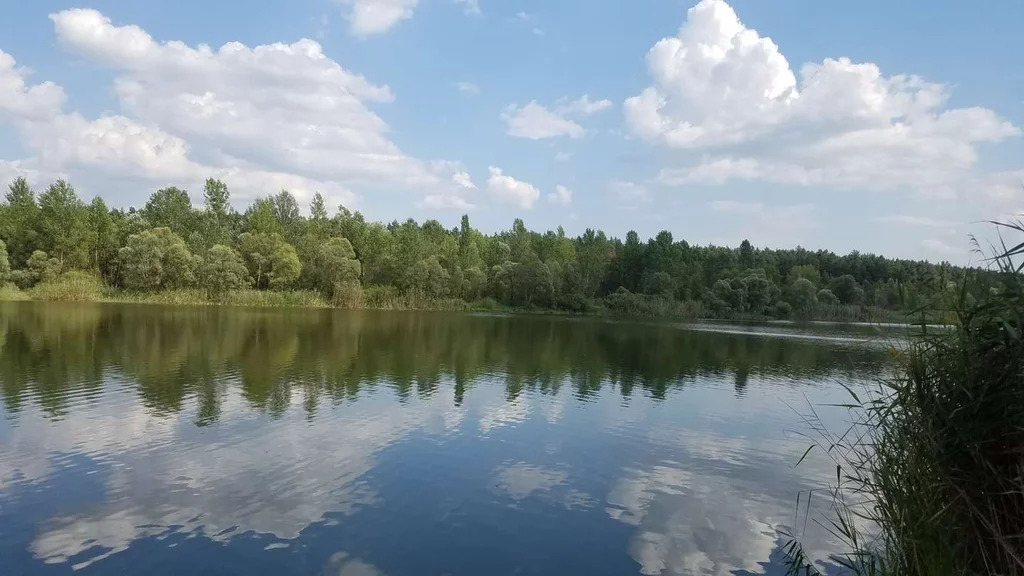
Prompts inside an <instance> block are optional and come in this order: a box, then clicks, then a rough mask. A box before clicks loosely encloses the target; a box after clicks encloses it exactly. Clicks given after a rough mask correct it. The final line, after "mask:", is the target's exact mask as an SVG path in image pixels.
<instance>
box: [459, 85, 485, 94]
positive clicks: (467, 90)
mask: <svg viewBox="0 0 1024 576" xmlns="http://www.w3.org/2000/svg"><path fill="white" fill-rule="evenodd" d="M455 88H456V89H458V91H459V92H462V93H464V94H474V95H476V94H479V93H480V87H479V86H477V85H476V84H473V83H472V82H456V83H455Z"/></svg>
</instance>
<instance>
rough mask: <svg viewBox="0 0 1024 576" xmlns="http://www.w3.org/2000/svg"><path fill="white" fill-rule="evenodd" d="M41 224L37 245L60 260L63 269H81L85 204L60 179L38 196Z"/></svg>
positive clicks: (85, 247) (84, 247)
mask: <svg viewBox="0 0 1024 576" xmlns="http://www.w3.org/2000/svg"><path fill="white" fill-rule="evenodd" d="M39 218H40V221H41V223H42V226H41V229H42V237H43V239H44V241H43V242H41V245H42V246H44V247H46V248H47V249H48V250H47V251H48V252H49V254H50V255H51V256H54V257H56V258H57V259H58V260H60V263H61V266H62V267H63V268H67V269H71V268H84V267H86V266H87V265H88V262H89V246H88V242H87V240H88V230H87V221H88V219H87V217H86V209H85V205H84V204H82V201H81V200H79V199H78V194H76V193H75V189H74V188H72V187H71V185H70V184H68V183H67V182H66V181H64V180H58V181H57V182H55V183H53V184H51V185H50V187H49V188H47V189H46V191H45V192H43V193H42V194H40V195H39Z"/></svg>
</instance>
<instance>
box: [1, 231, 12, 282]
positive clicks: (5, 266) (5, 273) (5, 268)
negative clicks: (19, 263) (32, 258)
mask: <svg viewBox="0 0 1024 576" xmlns="http://www.w3.org/2000/svg"><path fill="white" fill-rule="evenodd" d="M10 276H11V261H10V259H8V257H7V244H5V243H4V241H3V240H0V286H3V285H4V284H5V283H6V282H7V281H8V280H9V279H10Z"/></svg>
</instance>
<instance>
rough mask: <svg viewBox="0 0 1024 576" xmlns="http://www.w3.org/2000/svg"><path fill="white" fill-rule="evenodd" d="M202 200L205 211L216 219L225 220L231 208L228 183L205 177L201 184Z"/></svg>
mask: <svg viewBox="0 0 1024 576" xmlns="http://www.w3.org/2000/svg"><path fill="white" fill-rule="evenodd" d="M203 201H204V204H205V205H206V211H207V212H208V213H210V214H211V215H212V216H213V217H214V218H215V219H216V220H218V221H220V222H226V221H227V218H228V213H229V212H230V210H231V204H230V201H231V192H229V191H228V185H227V184H225V183H223V182H221V181H220V180H216V179H214V178H207V179H206V184H204V185H203Z"/></svg>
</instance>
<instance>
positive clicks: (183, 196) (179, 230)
mask: <svg viewBox="0 0 1024 576" xmlns="http://www.w3.org/2000/svg"><path fill="white" fill-rule="evenodd" d="M141 213H142V217H143V218H145V219H146V221H147V222H149V225H150V226H152V227H153V228H169V229H170V230H171V231H172V232H174V233H175V234H177V235H178V236H181V237H182V238H188V237H189V234H191V233H192V232H193V231H194V227H195V226H194V225H195V222H194V217H193V216H194V214H193V212H192V200H191V199H190V198H189V195H188V192H186V191H184V190H182V189H180V188H175V187H174V186H170V187H168V188H161V189H160V190H157V191H156V192H153V194H152V195H151V196H150V197H149V200H148V201H147V202H146V205H145V206H144V207H143V208H142V211H141Z"/></svg>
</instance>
